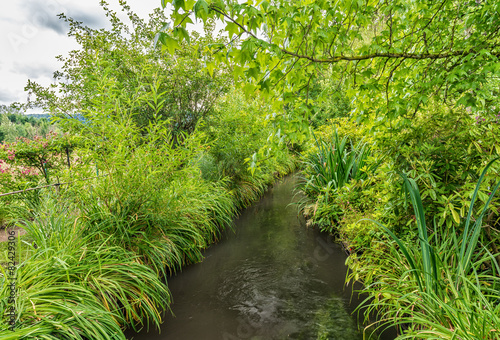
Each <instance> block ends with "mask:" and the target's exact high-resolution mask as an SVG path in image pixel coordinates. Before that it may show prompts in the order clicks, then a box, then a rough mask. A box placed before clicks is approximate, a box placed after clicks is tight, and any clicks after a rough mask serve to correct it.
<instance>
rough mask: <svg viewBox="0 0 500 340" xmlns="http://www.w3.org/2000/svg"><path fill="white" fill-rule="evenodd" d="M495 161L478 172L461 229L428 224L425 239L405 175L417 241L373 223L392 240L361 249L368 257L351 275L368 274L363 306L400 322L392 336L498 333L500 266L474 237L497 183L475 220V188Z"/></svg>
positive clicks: (417, 201)
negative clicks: (368, 249) (378, 247)
mask: <svg viewBox="0 0 500 340" xmlns="http://www.w3.org/2000/svg"><path fill="white" fill-rule="evenodd" d="M495 161H496V160H493V161H491V162H490V163H488V165H487V166H486V167H485V169H484V170H483V172H482V173H481V176H480V177H479V180H478V183H477V186H476V189H475V191H474V193H473V196H472V200H471V203H470V207H469V211H468V214H467V217H466V218H465V220H464V221H463V222H462V226H463V232H462V233H461V235H457V232H456V230H454V229H446V228H445V227H437V226H436V223H434V230H435V231H434V233H433V234H432V235H431V236H430V237H429V235H428V233H427V229H428V227H427V224H426V220H425V208H424V206H423V204H422V200H421V198H420V194H419V190H418V187H417V184H416V183H415V181H414V180H412V179H409V178H407V177H406V176H403V178H404V182H405V187H406V189H407V192H408V194H409V196H410V199H411V202H412V205H413V209H414V213H415V218H416V222H417V227H418V238H419V240H418V241H419V242H418V243H405V242H403V241H402V240H401V239H399V238H398V237H397V236H396V235H395V234H394V233H393V232H392V231H391V230H390V229H388V228H387V227H385V226H383V225H382V224H380V223H378V222H376V221H374V222H375V223H376V224H378V225H379V226H380V227H381V228H382V229H383V230H384V231H385V232H386V234H387V235H389V236H390V237H391V239H392V240H393V242H394V243H395V244H394V243H389V244H388V245H387V246H386V247H381V249H384V251H379V252H377V251H375V252H367V255H366V256H367V257H372V258H371V259H370V258H365V261H364V262H365V263H366V264H367V265H366V266H365V268H363V269H360V270H357V274H358V275H359V274H360V273H361V274H362V276H364V277H365V278H366V281H365V283H366V284H367V286H366V288H365V291H366V292H367V293H368V294H369V298H368V299H367V300H365V304H367V305H368V311H373V310H379V311H380V314H381V315H382V319H383V320H384V321H383V322H385V324H395V325H399V329H400V331H401V333H402V334H401V335H400V336H399V337H398V339H410V338H411V339H413V338H418V339H471V340H472V339H474V340H477V339H500V303H499V301H500V275H499V273H500V268H499V267H498V264H497V262H496V261H495V255H496V254H491V253H490V252H489V251H488V250H487V248H486V247H485V246H484V245H482V244H480V243H479V236H480V233H481V227H482V219H483V217H484V215H485V213H486V211H487V208H488V205H489V203H490V202H491V200H492V198H493V196H494V195H495V193H496V192H497V190H498V188H499V186H500V182H499V183H498V184H496V185H495V187H494V188H493V190H492V192H491V195H490V198H489V200H488V202H487V203H486V205H485V207H484V208H483V209H482V211H480V212H479V214H478V215H477V216H475V218H473V213H474V202H475V200H476V197H477V193H478V191H479V187H480V185H481V182H482V181H483V179H484V176H485V174H486V172H487V170H488V169H489V168H490V166H491V165H492V164H493V162H495ZM395 245H397V247H395ZM381 264H382V267H380V266H381ZM384 266H385V268H384ZM353 277H354V276H353V275H351V277H350V278H351V279H352V278H353Z"/></svg>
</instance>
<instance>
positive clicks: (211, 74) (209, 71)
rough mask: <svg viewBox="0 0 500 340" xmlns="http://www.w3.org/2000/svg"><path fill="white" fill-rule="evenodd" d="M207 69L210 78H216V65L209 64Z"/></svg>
mask: <svg viewBox="0 0 500 340" xmlns="http://www.w3.org/2000/svg"><path fill="white" fill-rule="evenodd" d="M206 68H207V70H208V73H209V74H210V77H213V76H214V68H215V64H214V63H212V62H208V63H207V65H206Z"/></svg>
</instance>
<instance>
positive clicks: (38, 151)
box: [0, 132, 76, 191]
mask: <svg viewBox="0 0 500 340" xmlns="http://www.w3.org/2000/svg"><path fill="white" fill-rule="evenodd" d="M75 146H76V142H75V140H74V138H72V137H71V136H69V135H68V134H57V133H55V132H49V133H48V134H47V135H45V136H35V137H33V138H32V139H29V138H25V137H18V138H16V141H15V142H12V143H2V144H0V173H1V174H3V175H4V176H3V177H6V178H8V177H10V178H11V179H12V181H7V182H3V181H2V191H5V190H6V188H5V187H6V186H7V184H6V183H10V185H9V186H12V184H14V187H15V186H19V185H15V184H16V183H17V184H20V183H26V182H30V183H37V182H39V181H40V179H41V178H42V177H43V178H45V181H46V182H47V183H49V182H50V177H49V174H51V173H54V172H58V171H60V170H61V169H62V168H64V166H67V165H66V158H65V157H64V156H65V153H66V152H70V151H71V150H73V149H74V148H75ZM6 178H5V179H6Z"/></svg>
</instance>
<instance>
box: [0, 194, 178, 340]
mask: <svg viewBox="0 0 500 340" xmlns="http://www.w3.org/2000/svg"><path fill="white" fill-rule="evenodd" d="M42 211H46V212H47V213H45V214H39V215H38V216H36V218H35V219H34V221H31V222H28V223H26V224H25V225H24V226H23V227H24V228H25V229H26V230H27V231H28V234H29V235H30V237H31V239H32V240H33V243H32V244H28V245H25V248H26V249H24V250H23V251H26V252H29V254H30V256H29V257H28V258H27V259H26V260H25V261H23V262H22V263H20V264H19V266H18V270H17V297H16V310H17V313H18V317H17V324H16V328H15V331H14V332H11V331H9V330H7V323H6V315H2V317H1V318H0V319H1V320H0V325H1V327H0V329H2V331H0V338H2V339H34V338H38V339H125V336H124V335H123V332H122V330H121V329H122V328H125V327H133V328H141V327H143V326H146V327H149V326H150V325H155V326H159V324H160V323H161V312H160V311H161V310H163V308H165V307H166V306H168V305H169V303H170V293H169V291H168V288H167V287H166V285H165V284H164V283H163V282H162V281H161V280H160V278H159V277H158V276H157V275H156V273H155V272H154V271H153V270H152V269H150V268H149V267H147V266H145V265H143V264H141V263H139V261H138V257H137V256H136V255H135V254H134V253H132V252H130V251H128V250H126V249H124V248H122V247H118V246H115V245H113V244H112V243H111V242H110V241H109V239H106V238H102V237H98V238H96V237H95V236H96V234H98V233H99V231H95V232H94V233H89V234H88V235H84V233H83V230H85V229H86V228H87V227H88V225H87V224H86V223H85V219H82V218H76V217H74V216H72V214H71V212H69V211H67V210H65V209H62V208H60V207H57V206H56V205H55V204H53V202H52V204H51V203H49V204H47V205H45V206H44V209H43V210H42ZM5 280H6V273H5V272H3V271H2V275H1V278H0V281H1V282H2V285H1V288H0V310H2V311H5V310H7V306H8V299H7V297H8V296H9V294H8V293H9V292H8V289H9V288H8V286H7V285H6V284H5V282H6V281H5Z"/></svg>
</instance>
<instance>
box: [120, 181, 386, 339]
mask: <svg viewBox="0 0 500 340" xmlns="http://www.w3.org/2000/svg"><path fill="white" fill-rule="evenodd" d="M294 184H295V178H294V177H293V176H289V177H287V178H285V179H283V180H281V181H280V182H278V183H277V184H276V185H275V186H274V187H273V188H271V189H270V190H269V191H268V192H267V193H266V194H265V195H264V197H263V198H262V199H261V200H260V201H259V202H257V203H255V204H254V205H253V206H251V207H249V208H247V209H246V210H244V211H243V212H242V214H241V216H240V217H239V218H238V219H237V220H236V221H235V226H234V231H231V230H228V232H226V233H225V235H224V237H223V238H222V240H221V241H220V242H219V243H218V244H216V245H213V246H212V247H210V248H209V249H208V250H206V252H205V259H204V261H203V262H201V263H198V264H195V265H191V266H188V267H186V268H184V269H183V271H182V272H180V273H178V274H177V276H174V277H171V278H169V280H168V285H169V288H170V290H171V292H172V296H173V301H174V303H173V304H172V305H171V308H172V311H173V313H174V314H175V316H172V315H170V313H167V315H166V316H165V321H164V323H163V325H162V328H161V333H158V331H157V330H150V331H149V332H146V331H143V332H140V333H138V334H135V333H129V334H127V336H128V338H129V339H134V340H145V339H148V340H167V339H168V340H198V339H200V340H240V339H252V340H264V339H265V340H271V339H307V340H309V339H311V340H312V339H338V340H358V339H359V340H362V339H363V334H362V331H359V330H358V324H357V320H356V317H355V315H352V312H353V310H354V308H355V307H356V305H357V304H358V303H359V300H358V298H357V296H356V295H357V294H356V293H355V294H352V287H345V285H344V280H345V276H346V272H347V268H346V266H345V264H344V263H345V260H346V255H345V253H344V252H343V251H342V249H341V247H340V246H339V245H338V244H335V243H334V242H332V239H331V238H330V237H328V236H327V235H325V234H323V233H319V232H318V231H317V230H313V229H311V228H306V226H305V223H304V221H303V219H302V218H299V217H298V216H297V207H296V206H295V205H290V202H291V201H292V198H293V192H292V191H293V187H294ZM357 288H359V287H357ZM378 336H379V335H376V336H375V335H373V336H371V337H370V336H368V335H366V334H365V339H371V338H373V339H376V338H378ZM380 339H383V340H389V339H394V335H393V334H382V335H381V336H380Z"/></svg>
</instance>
